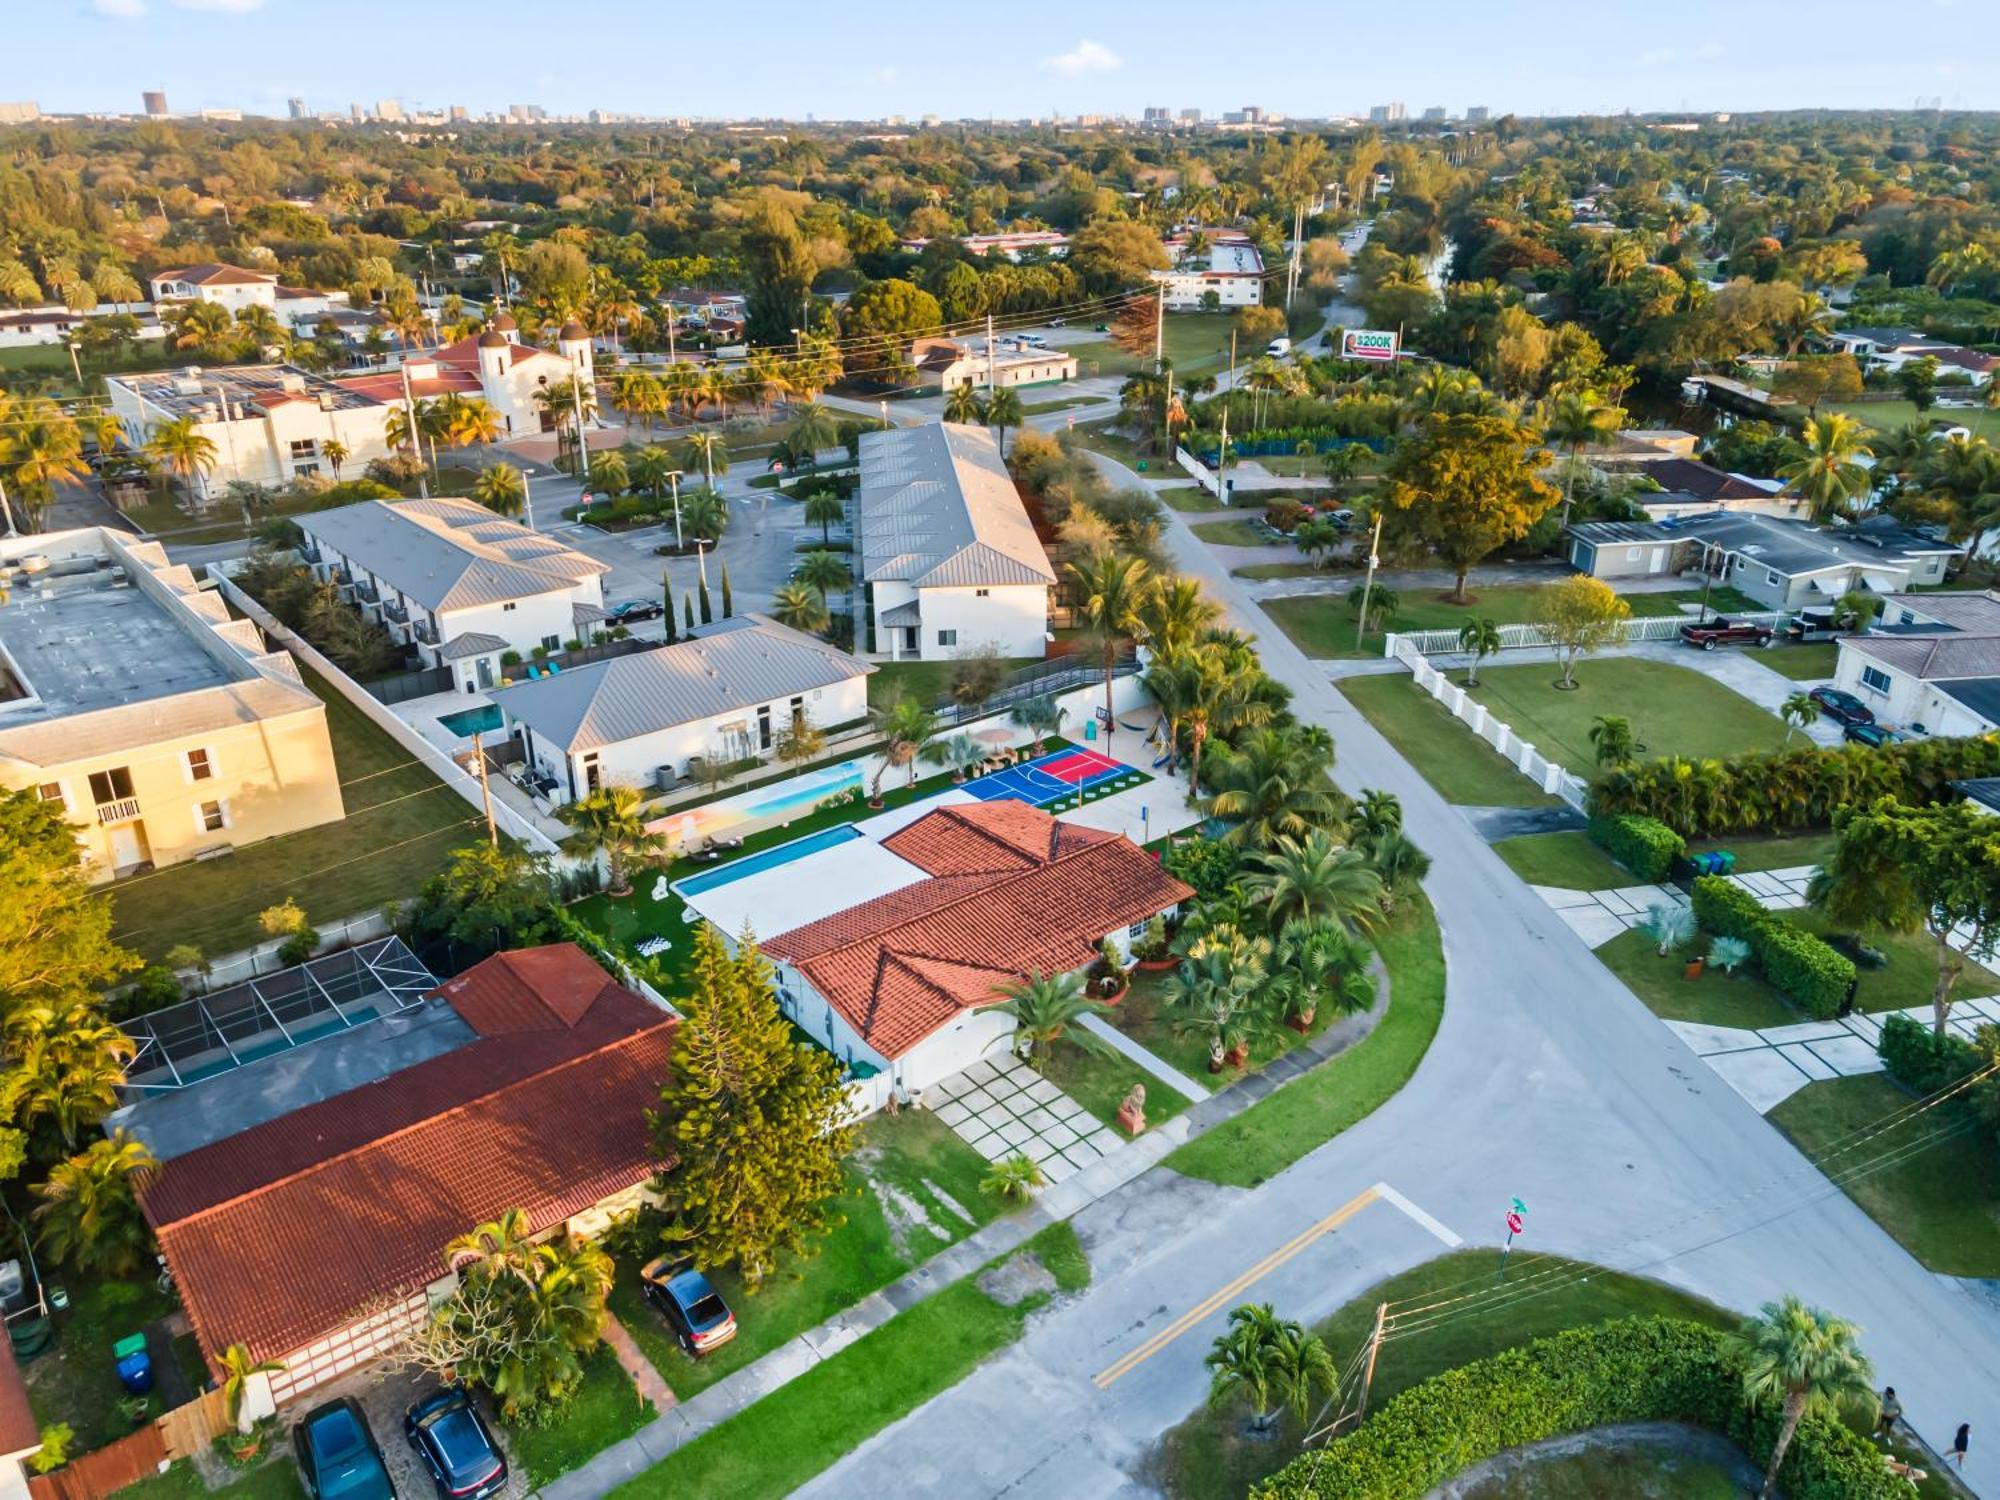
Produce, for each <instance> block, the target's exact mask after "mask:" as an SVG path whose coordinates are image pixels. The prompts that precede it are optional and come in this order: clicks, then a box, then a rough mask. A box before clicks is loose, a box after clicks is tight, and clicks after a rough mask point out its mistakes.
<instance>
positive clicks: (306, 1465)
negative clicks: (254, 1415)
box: [292, 1396, 396, 1500]
mask: <svg viewBox="0 0 2000 1500" xmlns="http://www.w3.org/2000/svg"><path fill="white" fill-rule="evenodd" d="M292 1446H293V1448H295V1449H296V1450H297V1452H298V1459H299V1472H300V1473H301V1474H302V1475H304V1476H305V1481H306V1493H307V1494H308V1495H311V1496H312V1497H313V1500H396V1487H395V1486H394V1485H393V1484H391V1483H390V1482H389V1470H388V1466H387V1465H385V1464H384V1463H383V1462H382V1450H381V1449H380V1448H379V1447H377V1446H376V1443H375V1434H374V1433H372V1432H370V1431H369V1430H368V1419H367V1418H366V1417H364V1416H363V1415H362V1414H361V1408H360V1407H359V1406H356V1405H355V1404H354V1402H353V1401H352V1400H350V1399H349V1398H347V1397H345V1396H343V1397H342V1398H341V1399H340V1400H338V1401H329V1402H327V1403H326V1405H324V1406H316V1407H314V1408H313V1409H312V1410H311V1411H309V1412H307V1413H306V1414H305V1416H303V1417H301V1418H300V1419H299V1423H298V1425H297V1426H296V1427H294V1428H293V1429H292Z"/></svg>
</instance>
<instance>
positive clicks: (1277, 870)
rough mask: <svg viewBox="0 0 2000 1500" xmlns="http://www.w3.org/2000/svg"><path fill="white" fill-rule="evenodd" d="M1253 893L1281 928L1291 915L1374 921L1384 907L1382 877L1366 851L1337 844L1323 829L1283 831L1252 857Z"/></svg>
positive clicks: (1250, 889) (1250, 878)
mask: <svg viewBox="0 0 2000 1500" xmlns="http://www.w3.org/2000/svg"><path fill="white" fill-rule="evenodd" d="M1251 864H1252V866H1253V870H1252V873H1251V874H1250V875H1249V876H1248V878H1247V879H1246V880H1245V881H1244V889H1245V891H1246V892H1247V893H1249V894H1251V895H1253V896H1257V897H1260V898H1262V899H1263V900H1264V902H1265V903H1266V904H1267V906H1268V908H1269V912H1270V922H1271V925H1272V926H1273V927H1274V928H1275V927H1277V926H1279V925H1280V924H1282V923H1283V922H1285V920H1286V919H1287V918H1290V917H1304V918H1312V917H1331V918H1333V919H1335V920H1336V921H1343V922H1356V923H1359V924H1361V925H1363V926H1366V925H1368V923H1369V922H1370V920H1371V919H1372V918H1373V916H1374V915H1375V913H1376V912H1377V911H1378V910H1379V909H1380V905H1381V899H1382V877H1381V876H1380V875H1378V874H1376V872H1375V869H1374V867H1373V866H1372V865H1370V864H1369V862H1368V858H1367V856H1366V855H1364V854H1363V853H1361V851H1359V850H1357V849H1350V848H1347V847H1345V846H1343V845H1341V844H1339V843H1336V842H1335V841H1334V839H1333V836H1332V835H1331V834H1329V833H1327V831H1326V830H1325V829H1323V828H1316V829H1314V830H1312V831H1311V832H1310V833H1308V834H1306V835H1305V836H1304V837H1303V838H1294V837H1292V836H1291V835H1289V834H1284V835H1280V836H1279V838H1278V840H1277V842H1276V843H1275V844H1273V845H1272V846H1271V847H1270V848H1269V849H1265V850H1260V851H1259V852H1258V853H1256V854H1253V855H1252V856H1251Z"/></svg>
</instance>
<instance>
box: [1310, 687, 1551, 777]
mask: <svg viewBox="0 0 2000 1500" xmlns="http://www.w3.org/2000/svg"><path fill="white" fill-rule="evenodd" d="M1338 686H1339V688H1340V691H1341V693H1342V694H1343V695H1345V697H1346V698H1347V701H1348V702H1350V703H1352V704H1353V705H1354V706H1355V707H1356V708H1358V709H1360V710H1361V713H1362V717H1364V718H1366V719H1367V720H1368V722H1369V723H1370V724H1373V725H1374V726H1375V728H1376V729H1378V730H1379V731H1381V733H1382V735H1383V737H1384V738H1386V739H1387V740H1388V741H1389V742H1390V743H1391V744H1392V745H1394V746H1395V747H1396V749H1397V751H1398V752H1399V753H1400V754H1401V755H1402V757H1403V759H1405V760H1407V761H1408V762H1409V763H1410V764H1411V765H1413V766H1415V767H1416V768H1417V771H1418V772H1419V774H1421V775H1422V776H1423V778H1424V780H1426V781H1428V782H1429V783H1430V784H1431V785H1432V786H1433V787H1435V788H1437V791H1438V795H1439V796H1441V797H1443V798H1444V799H1445V801H1447V802H1452V803H1457V804H1459V805H1461V806H1465V807H1554V806H1555V805H1556V798H1554V797H1552V796H1550V795H1549V794H1548V793H1547V792H1544V791H1541V790H1538V789H1537V788H1536V786H1535V784H1534V783H1533V782H1532V781H1530V780H1528V778H1527V777H1525V776H1523V775H1522V774H1521V773H1520V772H1519V771H1518V770H1516V769H1515V768H1514V765H1513V763H1512V762H1511V761H1508V760H1505V759H1503V758H1502V757H1501V756H1500V755H1498V754H1497V753H1495V751H1494V749H1493V747H1492V746H1491V745H1489V744H1487V743H1486V741H1484V740H1482V739H1481V738H1480V737H1479V736H1478V735H1476V734H1474V733H1473V732H1472V730H1471V729H1469V728H1468V727H1467V726H1466V725H1465V724H1464V723H1462V722H1460V721H1459V720H1458V719H1455V718H1453V717H1452V715H1451V712H1450V711H1449V710H1448V709H1446V708H1445V706H1444V705H1443V704H1441V703H1439V702H1438V701H1437V700H1436V699H1434V698H1432V697H1431V695H1430V694H1429V693H1426V692H1424V691H1423V690H1422V689H1421V688H1419V687H1418V686H1417V685H1416V684H1415V683H1414V682H1412V681H1411V680H1410V679H1409V677H1408V676H1406V675H1405V674H1403V673H1401V672H1392V673H1387V674H1384V675H1380V676H1372V677H1349V678H1345V679H1344V680H1342V681H1341V682H1340V683H1339V684H1338Z"/></svg>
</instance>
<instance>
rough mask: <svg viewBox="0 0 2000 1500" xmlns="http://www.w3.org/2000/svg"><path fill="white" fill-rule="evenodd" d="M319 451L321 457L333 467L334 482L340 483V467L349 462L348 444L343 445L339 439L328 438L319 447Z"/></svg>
mask: <svg viewBox="0 0 2000 1500" xmlns="http://www.w3.org/2000/svg"><path fill="white" fill-rule="evenodd" d="M319 451H320V454H321V456H322V457H324V458H325V459H326V461H327V462H328V463H329V464H331V465H332V466H333V477H334V481H335V482H336V483H338V482H339V480H340V466H341V465H342V464H344V463H346V462H347V453H348V449H347V444H345V443H343V442H342V441H341V440H340V439H339V438H328V439H327V440H326V441H325V442H323V443H321V444H320V445H319Z"/></svg>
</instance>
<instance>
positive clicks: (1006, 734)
mask: <svg viewBox="0 0 2000 1500" xmlns="http://www.w3.org/2000/svg"><path fill="white" fill-rule="evenodd" d="M972 737H973V738H974V739H975V740H978V741H980V742H981V743H983V744H987V745H1011V744H1013V743H1014V731H1013V730H1011V729H1000V728H997V727H996V728H993V729H982V730H979V731H978V732H977V733H976V734H974V735H973V736H972Z"/></svg>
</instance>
